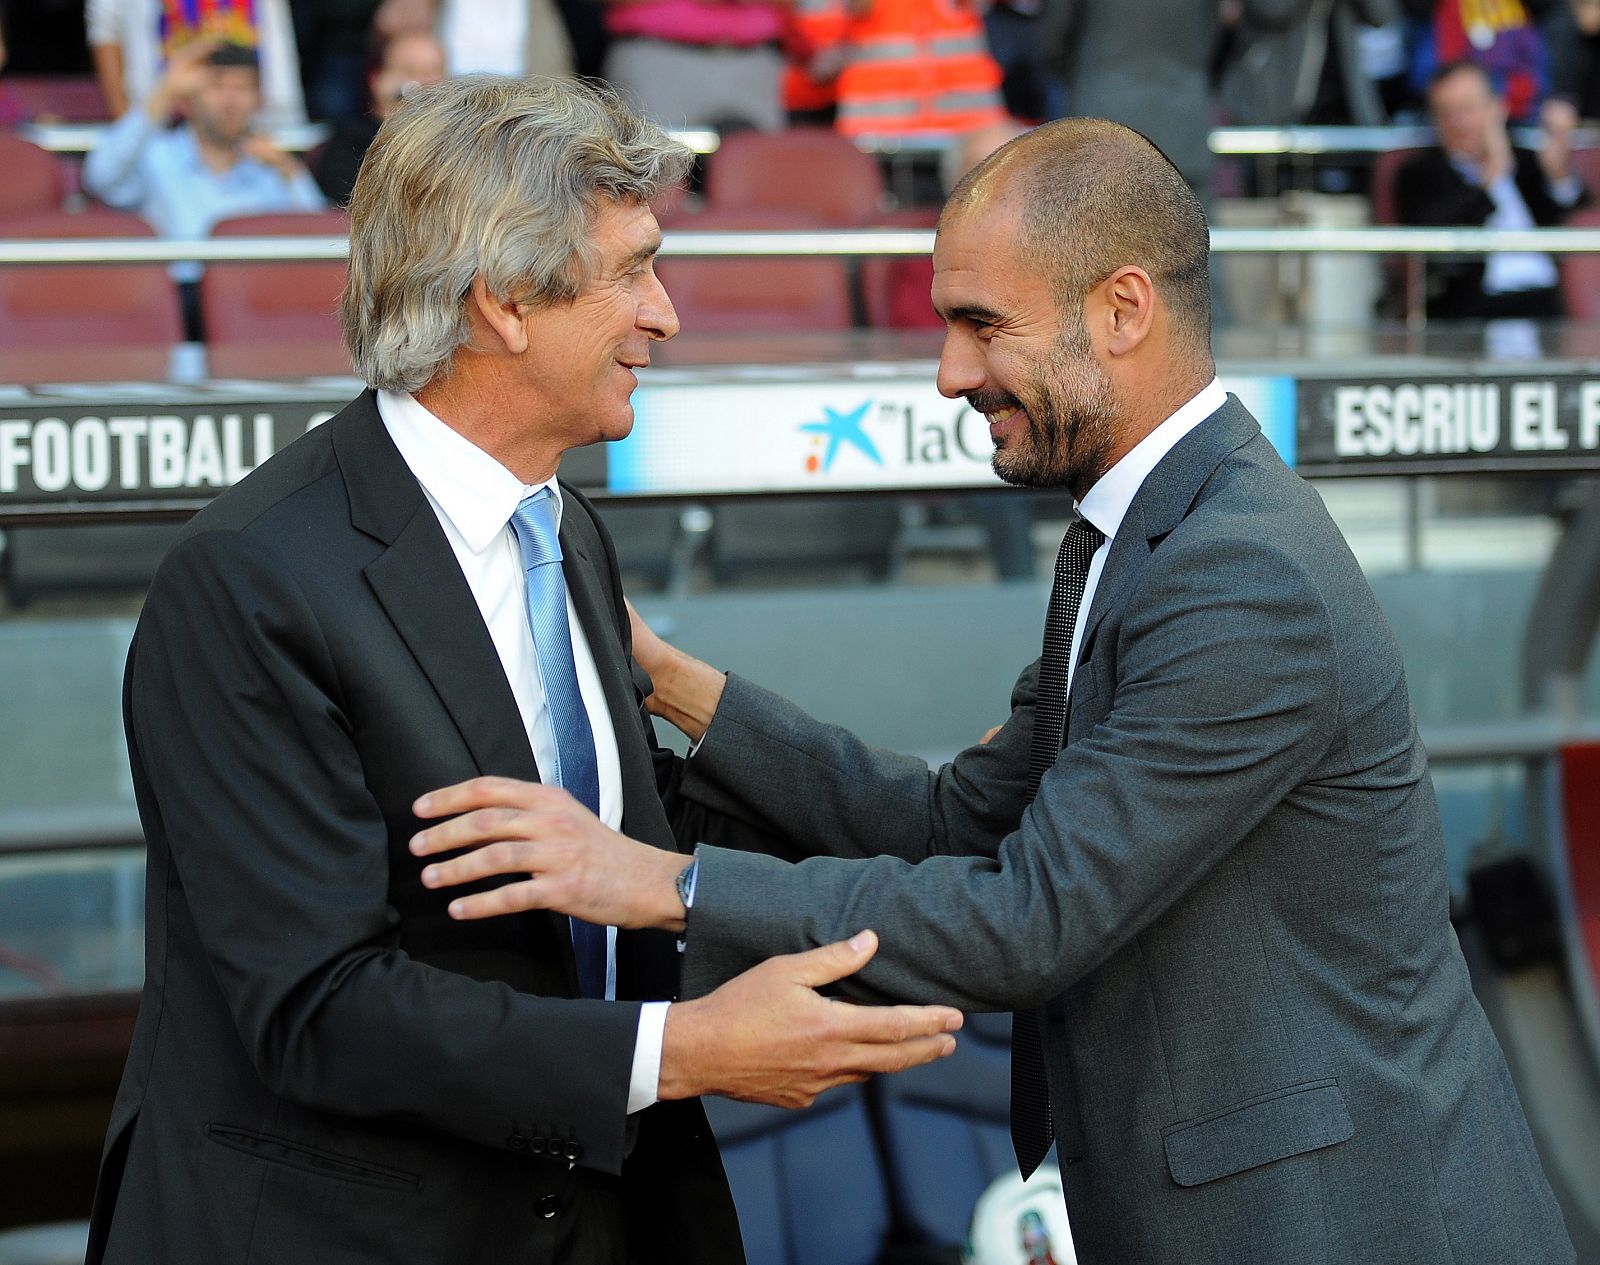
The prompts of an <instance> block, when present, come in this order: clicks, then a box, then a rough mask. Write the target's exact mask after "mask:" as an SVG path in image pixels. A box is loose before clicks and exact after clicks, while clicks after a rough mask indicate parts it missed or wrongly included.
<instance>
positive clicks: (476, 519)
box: [378, 391, 562, 553]
mask: <svg viewBox="0 0 1600 1265" xmlns="http://www.w3.org/2000/svg"><path fill="white" fill-rule="evenodd" d="M378 416H379V417H381V418H382V419H383V424H384V427H385V429H387V430H388V432H389V437H390V438H391V439H393V440H394V444H395V447H396V448H398V449H399V450H400V456H401V457H402V458H403V459H404V461H405V463H406V465H407V466H409V467H410V469H411V473H412V474H414V475H415V476H416V479H417V482H418V483H420V484H422V488H423V491H425V492H426V493H427V494H428V497H429V499H430V500H432V501H433V503H434V504H435V505H436V506H438V508H439V512H440V513H441V514H443V515H444V516H445V517H446V518H448V519H449V520H450V523H451V525H452V526H453V527H454V528H455V529H456V531H457V532H458V533H460V535H461V539H462V540H464V541H465V542H466V544H467V548H469V549H470V550H472V552H473V553H482V552H483V551H484V550H485V549H487V548H488V547H489V546H490V545H491V544H493V543H494V541H495V540H496V538H498V537H499V535H500V533H501V532H502V531H504V530H505V526H506V524H507V523H509V522H510V521H511V512H512V511H513V510H515V509H516V508H517V506H518V505H519V504H520V503H521V502H522V501H523V500H524V499H526V498H527V497H530V496H532V495H533V494H534V493H535V492H537V491H539V489H540V488H546V487H547V488H549V489H550V496H551V499H552V500H553V501H554V502H555V506H556V525H557V526H558V527H559V526H560V524H561V508H562V507H561V488H560V487H559V486H558V485H557V483H556V480H555V478H554V477H553V476H552V477H551V478H549V479H547V480H545V481H544V482H543V483H535V484H525V483H523V482H522V480H521V479H519V478H517V476H516V475H514V474H512V473H511V471H509V470H507V469H506V468H505V467H504V466H503V465H501V464H500V463H499V462H498V461H496V460H495V459H494V458H493V457H491V456H490V455H489V454H488V453H486V452H485V451H484V450H483V449H482V448H479V447H478V445H477V444H475V443H473V442H472V441H471V440H470V439H468V438H467V437H466V436H465V435H463V434H461V433H460V432H459V431H457V430H454V429H453V428H452V427H450V426H449V425H448V424H447V423H445V422H443V421H441V420H440V419H439V418H438V417H436V416H435V415H434V414H433V413H431V412H429V410H428V409H426V408H424V407H423V406H422V405H421V404H420V403H418V402H417V398H416V396H414V395H410V394H408V393H405V392H401V391H379V392H378Z"/></svg>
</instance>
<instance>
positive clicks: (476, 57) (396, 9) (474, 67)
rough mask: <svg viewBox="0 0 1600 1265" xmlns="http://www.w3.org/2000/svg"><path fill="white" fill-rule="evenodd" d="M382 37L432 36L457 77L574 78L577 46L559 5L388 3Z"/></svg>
mask: <svg viewBox="0 0 1600 1265" xmlns="http://www.w3.org/2000/svg"><path fill="white" fill-rule="evenodd" d="M373 25H374V27H375V28H376V30H377V32H378V34H379V35H380V36H384V37H387V38H393V37H394V36H396V35H402V34H407V33H411V32H416V31H432V32H433V34H434V35H435V36H436V37H437V38H438V40H439V43H440V45H441V46H442V47H443V48H444V65H445V71H446V73H448V74H452V75H467V74H473V73H475V72H480V71H481V72H482V73H484V74H490V75H552V76H555V77H557V78H560V77H563V76H566V75H570V74H572V70H573V67H572V41H571V40H570V39H569V38H568V37H567V28H566V24H565V23H564V22H563V21H562V20H561V12H560V10H559V9H558V8H557V7H556V5H555V3H554V0H383V3H382V4H381V5H380V6H379V7H378V12H377V16H376V17H375V18H374V19H373Z"/></svg>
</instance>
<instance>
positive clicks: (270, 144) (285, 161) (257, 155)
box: [240, 134, 302, 180]
mask: <svg viewBox="0 0 1600 1265" xmlns="http://www.w3.org/2000/svg"><path fill="white" fill-rule="evenodd" d="M240 149H241V150H242V151H243V152H244V155H245V157H247V158H254V159H255V160H256V161H257V162H259V163H264V164H265V165H266V166H268V167H271V168H272V169H273V170H274V171H276V172H277V173H278V174H279V175H280V176H282V177H283V178H284V179H285V180H293V179H294V178H295V177H296V176H298V175H299V174H300V172H301V171H302V168H301V166H300V162H299V160H298V159H296V158H295V157H294V155H292V154H289V153H286V152H285V151H283V150H282V149H279V148H278V146H277V144H276V143H275V142H274V141H273V139H272V138H271V137H270V136H261V135H255V134H253V135H250V136H247V137H245V138H244V143H243V145H241V146H240Z"/></svg>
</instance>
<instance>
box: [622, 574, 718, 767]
mask: <svg viewBox="0 0 1600 1265" xmlns="http://www.w3.org/2000/svg"><path fill="white" fill-rule="evenodd" d="M628 618H629V620H630V621H631V623H632V625H633V657H634V658H635V659H637V660H638V662H639V666H640V667H642V668H643V669H644V670H645V671H646V672H648V673H649V674H650V679H651V681H652V682H654V684H655V693H653V694H651V695H650V697H649V698H647V699H645V706H646V707H647V708H648V709H649V711H650V714H651V715H653V716H659V717H661V719H663V720H665V721H666V722H667V723H668V724H671V725H673V726H675V727H677V728H678V729H681V730H682V731H683V732H684V733H686V734H687V735H688V736H689V737H690V738H691V739H693V740H694V741H696V742H698V741H699V740H700V739H701V738H703V737H704V736H705V732H706V730H707V729H709V728H710V727H711V718H712V717H713V716H715V715H716V712H717V704H718V703H719V702H721V700H722V687H723V686H724V685H726V684H727V679H728V678H727V677H726V676H724V675H723V674H722V673H721V672H718V671H717V670H716V669H715V668H714V667H712V666H711V665H710V664H709V663H703V662H701V661H700V660H699V659H696V658H694V657H693V656H692V655H687V654H684V652H683V651H681V650H679V649H678V648H677V647H676V646H669V645H668V644H667V643H666V642H664V641H662V640H661V638H660V637H658V636H656V634H655V632H654V631H653V630H652V629H651V627H650V625H649V624H647V623H645V621H644V620H643V619H642V618H641V617H640V615H639V612H638V611H636V610H634V609H633V603H632V602H629V603H628Z"/></svg>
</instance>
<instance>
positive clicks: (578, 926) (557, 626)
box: [511, 488, 606, 997]
mask: <svg viewBox="0 0 1600 1265" xmlns="http://www.w3.org/2000/svg"><path fill="white" fill-rule="evenodd" d="M511 529H512V530H513V531H514V532H516V534H517V544H518V545H520V546H521V547H522V565H523V568H524V569H525V570H526V571H527V573H528V626H529V627H530V628H531V629H532V630H533V649H534V652H535V653H536V654H537V655H538V657H539V675H540V677H541V678H542V679H543V681H544V700H545V708H546V710H547V712H548V714H549V716H550V727H551V729H552V730H553V731H554V734H555V740H556V768H555V776H554V777H553V778H551V777H549V776H546V777H545V780H546V781H547V782H555V783H556V784H557V785H559V786H562V787H564V788H565V789H566V790H568V791H570V792H571V793H572V795H573V797H574V798H575V799H577V800H578V801H579V802H580V803H582V804H583V805H585V806H586V807H587V808H588V809H589V811H590V812H593V813H597V814H598V813H599V811H600V767H599V764H598V762H597V760H596V758H595V751H594V730H593V729H591V728H590V727H589V713H588V711H587V710H586V709H585V707H584V705H583V696H582V695H581V694H580V693H579V692H578V669H577V667H576V665H575V664H574V662H573V658H572V627H571V625H570V624H569V623H568V622H567V581H566V578H565V577H564V576H563V575H562V574H561V541H560V538H559V536H558V533H557V526H556V503H555V498H554V496H552V495H551V492H550V489H549V488H540V489H539V491H537V492H535V493H534V494H533V495H532V496H530V497H528V498H527V499H526V500H525V501H523V502H522V503H521V504H519V505H518V506H517V508H516V510H515V511H514V512H513V513H512V515H511ZM540 772H541V774H547V773H548V770H540ZM570 921H571V923H572V948H573V952H574V954H575V955H576V957H577V962H578V985H579V988H580V990H581V991H582V993H583V995H584V996H585V997H604V996H605V995H606V929H605V928H604V927H599V926H596V925H595V924H594V923H592V922H583V921H580V920H579V919H577V918H573V919H571V920H570Z"/></svg>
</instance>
